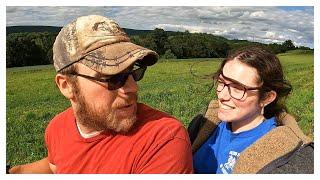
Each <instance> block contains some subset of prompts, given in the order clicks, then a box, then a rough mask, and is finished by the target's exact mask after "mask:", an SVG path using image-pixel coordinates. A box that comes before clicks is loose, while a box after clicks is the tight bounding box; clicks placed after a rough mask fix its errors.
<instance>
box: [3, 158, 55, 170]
mask: <svg viewBox="0 0 320 180" xmlns="http://www.w3.org/2000/svg"><path fill="white" fill-rule="evenodd" d="M54 172H55V166H54V165H51V164H50V163H49V160H48V157H46V158H43V159H41V160H39V161H36V162H33V163H29V164H23V165H18V166H14V167H12V168H11V169H10V170H9V173H10V174H33V173H34V174H52V173H54Z"/></svg>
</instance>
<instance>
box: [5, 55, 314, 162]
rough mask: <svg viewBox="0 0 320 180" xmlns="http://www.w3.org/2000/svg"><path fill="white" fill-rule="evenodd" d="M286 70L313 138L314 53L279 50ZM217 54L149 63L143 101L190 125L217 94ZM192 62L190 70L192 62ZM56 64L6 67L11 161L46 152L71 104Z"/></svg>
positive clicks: (293, 103)
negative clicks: (53, 123)
mask: <svg viewBox="0 0 320 180" xmlns="http://www.w3.org/2000/svg"><path fill="white" fill-rule="evenodd" d="M279 57H280V60H281V63H282V64H283V67H284V71H285V75H286V77H287V79H288V80H289V81H290V82H291V83H292V85H293V93H292V94H291V95H290V96H289V98H288V100H287V106H288V109H289V111H290V112H292V113H293V114H294V115H296V116H297V117H299V120H300V121H299V125H300V127H301V128H302V130H303V131H304V132H305V133H306V134H307V135H308V136H310V137H311V138H313V122H314V121H313V119H314V115H313V114H314V113H313V111H314V108H313V102H314V98H313V97H314V95H313V89H314V88H313V84H314V83H313V77H314V76H313V64H314V63H313V55H312V54H301V55H300V54H281V55H279ZM219 63H220V61H219V60H218V59H196V60H195V59H193V60H172V61H165V60H161V61H159V62H158V63H157V64H156V65H154V66H152V67H150V68H148V70H147V72H146V74H145V77H144V79H143V80H141V81H140V82H139V83H138V84H139V87H140V91H139V101H141V102H144V103H146V104H149V105H151V106H153V107H155V108H158V109H160V110H162V111H165V112H167V113H170V114H172V115H173V116H175V117H177V118H178V119H180V120H181V121H182V122H183V124H184V125H185V126H186V127H187V125H188V124H189V122H190V121H191V119H192V118H193V117H194V116H195V115H196V114H198V113H201V112H204V110H205V108H206V106H207V105H208V103H209V101H210V100H211V99H213V98H215V95H214V93H213V92H212V91H211V92H208V91H209V89H210V86H211V79H208V78H207V79H206V78H202V77H203V76H205V75H210V74H212V72H214V71H215V70H216V69H217V67H218V65H219ZM191 66H192V74H191V73H190V67H191ZM54 76H55V71H54V69H53V66H52V65H49V66H34V67H19V68H10V69H7V93H6V94H7V104H6V109H7V124H6V125H7V130H6V131H7V132H6V134H7V161H8V162H9V163H11V164H13V165H14V164H21V163H28V162H32V161H35V160H38V159H41V158H42V157H44V156H46V148H45V145H44V138H43V137H44V130H45V128H46V126H47V124H48V122H49V121H50V120H51V119H52V118H53V117H54V116H55V115H56V114H57V113H59V112H61V111H63V110H64V109H66V108H67V107H68V106H70V103H69V101H68V100H67V99H65V98H64V97H63V96H62V95H61V93H60V92H59V90H58V89H57V88H56V87H55V84H54Z"/></svg>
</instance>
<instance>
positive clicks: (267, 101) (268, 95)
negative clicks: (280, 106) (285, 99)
mask: <svg viewBox="0 0 320 180" xmlns="http://www.w3.org/2000/svg"><path fill="white" fill-rule="evenodd" d="M276 98H277V93H276V92H275V91H273V90H272V91H269V92H267V93H266V94H265V95H264V97H263V99H262V100H261V104H263V106H267V105H268V104H270V103H272V102H273V101H274V100H275V99H276Z"/></svg>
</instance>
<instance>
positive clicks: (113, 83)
mask: <svg viewBox="0 0 320 180" xmlns="http://www.w3.org/2000/svg"><path fill="white" fill-rule="evenodd" d="M146 69H147V68H146V67H142V68H139V69H136V70H134V71H132V72H131V73H121V74H117V75H114V76H112V77H111V78H110V79H109V81H108V89H109V90H116V89H119V88H121V87H122V86H124V84H125V83H126V81H127V79H128V77H129V75H130V74H132V76H133V79H134V80H135V81H140V80H141V79H142V78H143V75H144V72H145V71H146Z"/></svg>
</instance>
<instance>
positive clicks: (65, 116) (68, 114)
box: [47, 107, 74, 128]
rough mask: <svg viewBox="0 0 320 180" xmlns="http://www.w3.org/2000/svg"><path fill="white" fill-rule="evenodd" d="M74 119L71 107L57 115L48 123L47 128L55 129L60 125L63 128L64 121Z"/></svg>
mask: <svg viewBox="0 0 320 180" xmlns="http://www.w3.org/2000/svg"><path fill="white" fill-rule="evenodd" d="M71 118H74V114H73V109H72V108H71V107H69V108H67V109H66V110H65V111H63V112H61V113H59V114H57V115H56V116H55V117H54V118H53V119H52V120H51V121H50V122H49V125H48V127H47V128H56V127H59V126H61V125H63V126H65V125H66V121H68V120H69V119H71Z"/></svg>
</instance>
